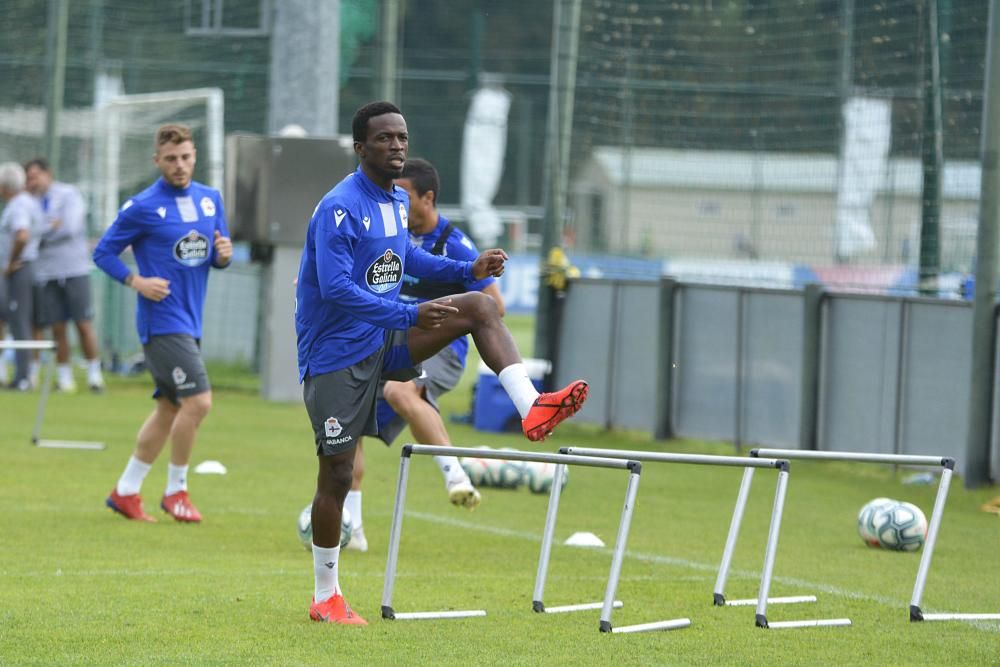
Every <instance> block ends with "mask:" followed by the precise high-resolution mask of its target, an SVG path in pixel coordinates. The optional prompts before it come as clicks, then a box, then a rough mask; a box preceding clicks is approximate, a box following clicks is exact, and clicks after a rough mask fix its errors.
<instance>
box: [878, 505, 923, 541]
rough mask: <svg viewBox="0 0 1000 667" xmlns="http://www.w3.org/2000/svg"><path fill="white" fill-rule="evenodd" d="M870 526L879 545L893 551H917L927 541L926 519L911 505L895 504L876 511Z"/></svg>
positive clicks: (917, 508) (918, 509)
mask: <svg viewBox="0 0 1000 667" xmlns="http://www.w3.org/2000/svg"><path fill="white" fill-rule="evenodd" d="M872 525H873V526H874V527H875V535H876V536H877V537H878V541H879V544H880V545H881V546H882V547H884V548H886V549H892V550H893V551H917V550H918V549H920V547H922V546H924V540H926V539H927V517H926V516H924V513H923V512H922V511H921V510H920V508H919V507H917V506H916V505H914V504H913V503H906V502H897V503H895V504H893V505H891V506H889V507H883V508H882V509H879V510H876V511H875V514H874V515H873V516H872Z"/></svg>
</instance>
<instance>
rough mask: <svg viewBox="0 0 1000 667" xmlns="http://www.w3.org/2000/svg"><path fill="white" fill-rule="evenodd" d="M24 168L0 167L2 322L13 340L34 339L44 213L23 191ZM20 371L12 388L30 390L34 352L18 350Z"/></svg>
mask: <svg viewBox="0 0 1000 667" xmlns="http://www.w3.org/2000/svg"><path fill="white" fill-rule="evenodd" d="M24 181H25V178H24V169H23V168H22V167H21V165H19V164H17V163H16V162H4V163H3V164H0V199H2V200H3V201H4V202H5V205H4V208H3V213H0V284H2V285H3V288H4V289H2V290H0V293H2V299H0V302H2V303H0V320H5V321H6V322H7V324H8V325H9V326H10V333H11V335H12V336H13V337H14V340H31V319H32V317H31V310H32V300H31V283H32V263H33V262H34V259H35V257H36V256H37V254H38V241H37V238H36V234H37V230H38V229H39V228H41V226H42V224H43V223H42V220H43V216H42V210H41V208H39V206H38V202H36V201H35V199H34V197H32V196H31V195H30V194H28V192H27V191H26V190H25V189H24ZM16 359H17V369H16V371H15V374H14V380H13V382H11V383H10V385H9V388H10V389H14V390H17V391H27V390H28V389H30V388H31V381H30V379H29V374H30V365H31V352H30V351H29V350H18V351H17V354H16Z"/></svg>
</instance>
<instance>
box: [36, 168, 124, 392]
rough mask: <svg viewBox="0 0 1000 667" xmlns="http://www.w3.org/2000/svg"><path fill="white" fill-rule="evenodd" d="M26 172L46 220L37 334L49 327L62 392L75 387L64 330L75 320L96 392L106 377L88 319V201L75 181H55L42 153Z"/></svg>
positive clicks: (40, 243) (41, 244) (90, 305)
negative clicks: (85, 200)
mask: <svg viewBox="0 0 1000 667" xmlns="http://www.w3.org/2000/svg"><path fill="white" fill-rule="evenodd" d="M24 171H25V176H26V184H27V188H28V191H29V192H31V194H33V195H34V196H35V197H36V198H37V199H38V202H39V205H40V206H41V208H42V210H43V211H44V212H45V223H46V224H45V226H44V227H43V230H42V232H41V234H40V235H39V239H38V258H37V259H36V260H35V266H34V274H35V276H34V278H35V286H34V291H35V318H34V320H35V321H34V324H35V333H36V336H35V337H36V338H40V337H41V333H42V330H43V329H45V328H48V327H52V339H53V340H54V341H55V343H56V362H57V364H58V365H57V368H56V370H57V373H56V383H57V385H56V386H57V387H58V388H59V390H60V391H66V392H72V391H75V390H76V382H75V381H74V380H73V368H72V366H71V365H70V351H69V336H68V335H67V331H66V323H67V322H68V321H69V320H73V322H74V323H75V324H76V331H77V333H78V334H79V338H80V346H81V347H82V348H83V356H84V358H85V359H86V360H87V385H88V386H89V387H90V390H91V391H94V392H98V393H99V392H101V391H103V389H104V377H103V375H102V374H101V359H100V356H99V355H98V350H97V335H96V334H95V333H94V325H93V323H92V320H93V318H94V309H93V303H92V301H91V296H90V270H91V266H92V265H91V261H90V249H89V248H88V247H87V208H86V203H85V202H84V200H83V195H82V194H80V191H79V190H78V189H76V188H75V187H74V186H72V185H70V184H68V183H61V182H59V181H56V180H53V177H52V169H51V168H50V167H49V164H48V161H46V160H45V158H35V159H33V160H31V161H30V162H28V163H27V164H25V165H24Z"/></svg>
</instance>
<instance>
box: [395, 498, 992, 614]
mask: <svg viewBox="0 0 1000 667" xmlns="http://www.w3.org/2000/svg"><path fill="white" fill-rule="evenodd" d="M406 516H408V517H413V518H414V519H418V520H420V521H427V522H428V523H437V524H440V525H445V526H453V527H455V528H461V529H463V530H475V531H479V532H482V533H490V534H491V535H500V536H501V537H512V538H517V539H521V540H529V541H531V542H539V543H540V542H541V541H542V537H541V535H537V534H535V533H531V532H528V531H523V530H511V529H509V528H500V527H497V526H488V525H484V524H481V523H473V522H472V521H466V520H463V519H455V518H452V517H448V516H443V515H439V514H430V513H427V512H413V511H409V510H408V511H407V512H406ZM553 545H554V546H559V547H564V546H565V545H562V544H559V543H558V542H556V541H555V540H553ZM567 548H568V547H567ZM589 550H590V551H594V552H599V553H603V554H607V555H608V556H610V555H611V554H612V552H613V551H614V549H613V548H611V547H589ZM625 556H626V557H627V558H633V559H635V560H638V561H644V562H647V563H657V564H661V565H672V566H674V567H682V568H687V569H690V570H701V571H705V572H717V571H718V565H716V564H711V563H700V562H698V561H693V560H687V559H686V558H675V557H673V556H662V555H659V554H645V553H640V552H637V551H630V550H628V549H626V550H625ZM729 572H730V575H732V576H735V577H739V578H741V579H757V580H759V579H760V572H759V571H753V570H739V569H732V570H730V571H729ZM771 580H772V581H773V582H778V583H781V584H785V585H788V586H790V587H793V588H806V589H810V590H815V591H822V592H824V593H829V594H831V595H836V596H839V597H844V598H848V599H851V600H866V601H869V602H875V603H877V604H880V605H883V606H886V607H893V608H897V609H900V613H903V610H907V609H909V605H910V603H909V600H907V601H905V602H904V601H902V600H898V599H893V598H889V597H885V596H882V595H871V594H869V593H861V592H859V591H851V590H847V589H845V588H840V587H839V586H833V585H831V584H825V583H816V582H813V581H808V580H805V579H799V578H797V577H783V576H779V575H773V576H772V578H771ZM924 611H929V610H927V609H924ZM969 625H970V626H973V627H976V628H978V629H980V630H986V631H987V632H1000V624H996V623H988V622H980V621H974V622H970V623H969Z"/></svg>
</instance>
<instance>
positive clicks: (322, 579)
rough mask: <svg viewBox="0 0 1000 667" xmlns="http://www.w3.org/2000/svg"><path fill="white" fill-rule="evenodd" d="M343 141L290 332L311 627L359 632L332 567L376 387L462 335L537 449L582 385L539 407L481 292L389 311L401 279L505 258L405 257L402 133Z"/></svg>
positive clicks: (310, 237)
mask: <svg viewBox="0 0 1000 667" xmlns="http://www.w3.org/2000/svg"><path fill="white" fill-rule="evenodd" d="M351 131H352V134H353V139H354V152H355V153H356V154H357V156H358V158H359V159H360V162H361V164H360V166H359V167H358V169H357V171H355V172H354V173H353V174H350V175H349V176H348V177H347V178H345V179H344V180H343V181H341V182H340V183H339V184H338V185H337V186H336V187H334V188H333V190H331V191H330V192H328V193H327V194H326V196H324V197H323V199H322V200H321V201H320V203H319V205H317V206H316V210H315V211H314V213H313V216H312V219H311V220H310V221H309V229H308V231H307V233H306V241H305V247H304V248H303V251H302V260H301V262H300V264H299V275H298V282H297V286H296V311H295V328H296V333H297V336H298V359H299V377H300V379H301V380H302V381H303V383H304V389H303V399H304V401H305V405H306V410H307V412H308V413H309V419H310V421H311V423H312V427H313V432H314V433H315V436H316V438H315V440H316V454H317V458H318V461H319V474H318V476H317V480H316V495H315V497H314V499H313V505H312V527H313V570H314V573H315V588H314V592H313V601H312V604H311V605H310V607H309V617H310V618H312V619H313V620H315V621H323V622H329V623H340V624H344V625H365V624H366V623H365V621H364V619H362V618H361V617H360V616H358V615H357V614H355V613H354V612H353V611H352V610H351V608H350V607H349V606H348V604H347V602H346V601H345V600H344V597H343V594H342V593H341V590H340V585H339V582H338V577H337V561H338V558H339V556H340V546H339V545H340V521H341V512H342V510H343V506H344V498H345V497H346V496H347V492H348V491H349V490H350V488H351V472H352V469H353V467H354V448H355V446H356V445H357V441H358V438H360V437H361V436H363V435H375V434H376V433H377V427H376V422H375V399H376V389H377V388H378V384H379V380H380V379H387V380H400V381H403V380H409V379H412V378H414V377H417V375H418V374H419V373H418V372H416V369H415V368H414V367H415V365H416V364H418V363H419V362H420V361H423V360H424V359H428V358H430V357H431V356H432V355H434V354H435V353H437V352H438V351H439V350H441V349H442V348H444V347H445V346H446V345H448V344H449V343H450V342H451V341H453V340H454V339H455V338H457V337H459V336H464V335H465V334H469V333H471V334H472V339H473V341H475V343H476V348H477V349H478V350H479V353H480V356H481V357H482V358H483V361H484V362H485V363H486V365H487V366H489V367H490V368H491V369H493V370H494V371H495V372H496V373H497V375H498V376H499V379H500V383H501V384H502V385H503V387H504V389H505V390H506V391H507V393H508V394H509V395H510V397H511V399H512V401H513V402H514V405H515V406H517V409H518V411H519V412H520V414H521V417H522V426H523V429H524V433H525V435H526V436H527V437H528V439H529V440H535V441H537V440H542V439H544V438H545V437H546V436H547V435H548V434H549V433H551V432H552V429H553V428H555V426H556V425H557V424H558V423H559V422H561V421H562V420H564V419H566V418H567V417H569V416H571V415H573V414H575V413H576V412H577V411H578V410H579V409H580V407H581V405H582V404H583V401H584V400H585V399H586V397H587V383H586V382H583V381H581V380H577V381H575V382H573V383H571V384H570V385H569V386H567V387H566V388H564V389H562V390H561V391H558V392H555V393H552V394H542V395H539V394H538V392H537V391H536V390H535V387H534V385H533V384H532V383H531V379H530V378H529V377H528V372H527V370H526V369H525V367H524V364H523V363H522V362H521V357H520V355H519V353H518V351H517V347H516V345H515V344H514V340H513V338H512V337H511V335H510V332H509V331H508V330H507V328H506V327H505V326H504V324H503V320H501V318H500V313H499V311H498V308H497V305H496V302H495V301H493V299H491V298H490V297H488V296H486V295H485V294H483V293H481V292H466V293H465V294H459V295H456V296H451V297H446V298H443V299H435V300H431V301H425V302H423V303H420V304H406V303H402V302H400V301H397V300H396V296H397V295H398V294H399V290H400V285H401V282H402V279H403V273H404V267H405V273H407V274H409V275H411V276H414V277H417V278H427V279H431V280H439V281H445V282H463V281H468V280H469V279H475V280H482V279H484V278H486V277H487V276H494V277H495V276H499V275H501V274H502V273H503V268H504V261H505V260H506V259H507V254H506V253H505V252H504V251H503V250H487V251H485V252H483V253H482V254H481V255H479V257H478V258H477V259H476V260H475V261H473V262H456V261H453V260H451V259H448V258H446V257H441V256H437V255H432V254H430V253H428V252H426V251H424V250H422V249H420V248H417V247H416V246H413V245H412V244H411V243H410V241H409V239H408V234H407V221H408V220H407V219H408V216H409V203H410V200H409V196H408V195H407V193H406V190H404V189H402V188H400V187H398V186H396V185H394V184H393V179H396V178H400V177H401V176H402V174H403V164H404V163H405V161H406V153H407V142H408V134H407V129H406V121H405V120H404V119H403V116H402V114H401V113H400V111H399V109H398V108H396V107H395V106H394V105H392V104H390V103H388V102H373V103H371V104H367V105H365V106H363V107H361V108H360V109H358V111H357V112H355V114H354V118H353V121H352V125H351Z"/></svg>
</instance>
